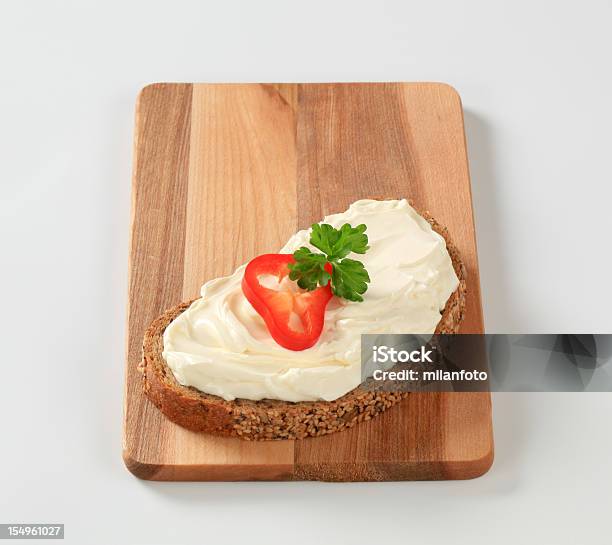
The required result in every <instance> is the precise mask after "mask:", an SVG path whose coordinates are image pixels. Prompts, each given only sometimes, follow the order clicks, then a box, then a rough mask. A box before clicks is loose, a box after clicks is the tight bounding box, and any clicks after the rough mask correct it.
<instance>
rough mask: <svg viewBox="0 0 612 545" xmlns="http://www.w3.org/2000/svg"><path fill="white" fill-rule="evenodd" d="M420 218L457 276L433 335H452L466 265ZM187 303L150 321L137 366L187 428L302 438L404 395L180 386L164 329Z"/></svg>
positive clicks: (345, 424)
mask: <svg viewBox="0 0 612 545" xmlns="http://www.w3.org/2000/svg"><path fill="white" fill-rule="evenodd" d="M423 217H425V218H426V219H427V221H428V222H429V223H430V224H431V226H432V228H433V229H434V231H436V232H437V233H439V234H440V235H442V236H443V237H444V239H445V240H446V246H447V249H448V252H449V254H450V257H451V260H452V262H453V267H454V269H455V272H456V274H457V277H458V278H459V287H458V288H457V289H456V290H455V292H453V294H452V295H451V296H450V298H449V300H448V301H447V303H446V306H445V307H444V310H443V312H442V318H441V320H440V323H439V324H438V327H437V328H436V333H457V332H458V330H459V325H460V323H461V320H462V319H463V314H464V311H465V294H466V271H465V266H464V265H463V263H462V262H461V260H460V257H459V254H458V252H457V249H456V248H455V246H454V245H453V244H452V242H451V241H450V239H449V236H448V232H447V230H446V229H445V228H444V227H442V226H441V225H439V224H438V223H437V222H436V221H435V220H434V219H433V218H432V217H431V216H429V215H428V214H423ZM190 304H191V301H190V302H187V303H181V304H180V305H178V306H176V307H174V308H171V309H170V310H167V311H166V312H165V313H164V314H162V315H161V316H159V317H158V318H157V319H156V320H155V321H153V323H152V324H151V325H150V327H149V329H148V330H147V332H146V333H145V337H144V347H143V362H142V364H141V366H140V368H141V370H142V372H143V375H144V391H145V394H146V395H147V397H148V398H149V399H150V400H151V401H152V402H153V403H154V404H155V405H156V406H157V407H158V408H159V409H160V410H161V411H162V412H163V413H164V414H165V415H166V416H167V417H168V418H169V419H170V420H172V421H173V422H175V423H177V424H179V425H181V426H183V427H185V428H187V429H189V430H192V431H197V432H208V433H212V434H215V435H223V436H236V437H240V438H242V439H246V440H270V439H303V438H305V437H315V436H319V435H326V434H328V433H333V432H336V431H340V430H344V429H347V428H350V427H352V426H354V425H355V424H356V423H358V422H361V421H363V420H369V419H370V418H372V417H373V416H376V415H377V414H379V413H381V412H383V411H384V410H386V409H388V408H389V407H391V406H393V405H395V404H396V403H398V402H400V401H401V400H402V399H404V398H405V397H407V396H408V395H409V394H407V393H403V392H373V391H366V390H365V389H363V388H360V387H357V388H355V389H354V390H352V391H350V392H348V393H347V394H345V395H344V396H342V397H341V398H339V399H336V400H335V401H316V402H299V403H292V402H287V401H276V400H269V399H264V400H261V401H250V400H247V399H236V400H234V401H225V400H224V399H222V398H220V397H217V396H214V395H210V394H205V393H203V392H201V391H199V390H197V389H196V388H192V387H190V386H181V385H180V384H179V383H178V382H177V381H176V379H175V378H174V375H173V374H172V370H171V369H170V368H169V367H168V366H167V365H166V362H165V361H164V359H163V357H162V352H163V333H164V330H165V329H166V327H167V326H168V324H170V322H172V320H174V318H176V317H177V316H178V315H179V314H180V313H181V312H183V311H184V310H185V309H187V308H188V307H189V305H190Z"/></svg>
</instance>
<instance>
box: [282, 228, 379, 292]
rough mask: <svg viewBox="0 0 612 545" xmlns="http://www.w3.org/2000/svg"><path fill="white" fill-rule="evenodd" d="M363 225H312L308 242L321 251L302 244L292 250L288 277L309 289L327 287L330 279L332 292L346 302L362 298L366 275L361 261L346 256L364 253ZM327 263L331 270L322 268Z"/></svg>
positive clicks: (368, 279) (366, 283) (366, 238)
mask: <svg viewBox="0 0 612 545" xmlns="http://www.w3.org/2000/svg"><path fill="white" fill-rule="evenodd" d="M366 229H367V228H366V226H365V225H363V224H361V225H358V226H357V227H352V226H351V225H349V224H348V223H345V224H344V225H343V226H342V227H340V229H336V228H334V227H332V226H331V225H329V224H327V223H322V224H319V223H315V224H313V225H312V231H311V234H310V244H312V245H313V246H314V247H315V248H318V249H319V250H321V251H322V252H323V253H322V254H320V253H315V252H313V251H311V250H310V248H307V247H306V246H302V247H301V248H299V249H298V250H296V251H295V252H294V253H293V258H294V259H295V263H291V264H290V265H289V270H290V272H289V278H290V279H291V280H294V281H297V284H298V286H299V287H300V288H302V289H305V290H308V291H312V290H314V289H316V288H317V287H318V286H327V284H328V283H329V282H330V281H331V288H332V292H333V293H334V295H337V296H338V297H343V298H344V299H348V300H349V301H363V297H362V295H363V294H364V293H365V292H366V290H367V289H368V282H370V276H369V275H368V271H366V269H365V267H364V266H363V263H362V262H361V261H357V260H355V259H350V258H348V257H346V256H347V255H349V254H350V253H351V252H352V253H355V254H365V253H366V251H367V250H368V249H369V246H368V235H366V234H365V231H366ZM327 263H329V264H331V268H332V273H331V274H330V273H329V272H327V270H325V265H326V264H327Z"/></svg>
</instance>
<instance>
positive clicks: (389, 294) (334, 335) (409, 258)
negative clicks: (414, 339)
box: [163, 199, 459, 402]
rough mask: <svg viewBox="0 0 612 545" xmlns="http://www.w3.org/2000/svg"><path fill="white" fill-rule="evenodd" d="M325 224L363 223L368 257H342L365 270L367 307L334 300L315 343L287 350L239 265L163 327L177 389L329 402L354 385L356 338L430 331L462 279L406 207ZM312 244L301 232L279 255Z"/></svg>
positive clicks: (360, 209) (366, 205) (402, 203)
mask: <svg viewBox="0 0 612 545" xmlns="http://www.w3.org/2000/svg"><path fill="white" fill-rule="evenodd" d="M322 223H329V224H331V225H333V226H334V227H337V228H339V227H340V226H341V225H342V224H344V223H350V224H351V225H353V226H357V225H359V224H361V223H365V224H366V226H367V231H366V234H367V235H368V238H369V245H370V249H369V250H368V251H367V252H366V253H365V254H364V255H355V254H350V255H349V256H348V257H351V258H353V259H358V260H359V261H361V262H363V264H364V265H365V268H366V269H367V271H368V272H369V275H370V278H371V283H370V285H369V288H368V290H367V292H366V293H365V294H364V301H363V302H360V303H356V302H351V301H346V300H344V299H339V298H338V297H334V298H332V300H331V301H330V302H329V304H328V306H327V310H326V312H325V326H324V328H323V333H322V335H321V337H320V339H319V340H318V342H317V343H316V344H315V345H314V346H313V347H311V348H308V349H306V350H302V351H292V350H288V349H286V348H283V347H281V346H279V345H278V344H277V343H276V342H275V341H274V340H273V339H272V337H271V336H270V334H269V332H268V330H267V328H266V325H265V323H264V321H263V319H262V318H261V317H260V316H259V314H257V312H255V310H254V309H253V307H251V305H250V303H249V302H248V301H247V300H246V298H245V297H244V295H243V293H242V289H241V282H242V277H243V274H244V268H245V265H242V266H241V267H239V268H238V269H236V271H235V272H234V273H233V274H232V275H230V276H225V277H222V278H217V279H215V280H211V281H209V282H207V283H206V284H204V286H202V290H201V294H202V297H201V298H200V299H197V300H196V301H194V303H193V304H192V305H191V306H190V307H189V308H188V309H187V310H185V311H184V312H183V313H182V314H180V315H179V316H178V317H177V318H176V319H175V320H174V321H173V322H172V323H170V325H169V326H168V327H167V328H166V330H165V332H164V338H163V341H164V351H163V357H164V359H165V361H166V363H167V364H168V366H169V367H170V369H172V372H173V373H174V376H175V377H176V380H177V381H178V382H179V383H180V384H182V385H184V386H193V387H195V388H197V389H198V390H200V391H202V392H205V393H208V394H213V395H217V396H220V397H222V398H224V399H226V400H232V399H235V398H244V399H252V400H259V399H264V398H267V399H280V400H284V401H296V402H297V401H318V400H325V401H332V400H334V399H337V398H338V397H341V396H342V395H344V394H346V393H347V392H349V391H350V390H352V389H354V388H356V387H357V386H358V385H359V384H360V382H361V360H360V347H361V334H363V333H373V334H376V333H417V334H431V333H433V332H434V330H435V329H436V326H437V325H438V322H439V321H440V318H441V310H442V309H443V308H444V305H445V304H446V301H447V300H448V298H449V297H450V295H451V294H452V293H453V292H454V291H455V289H456V288H457V286H458V284H459V281H458V279H457V276H456V274H455V271H454V269H453V265H452V262H451V259H450V256H449V254H448V251H447V249H446V243H445V241H444V238H442V237H441V236H440V235H439V234H438V233H436V232H435V231H433V230H432V228H431V226H430V225H429V223H428V222H427V221H426V220H425V219H424V218H423V217H421V216H419V215H418V214H417V212H416V211H415V210H414V209H413V208H412V207H411V206H410V205H409V204H408V202H407V201H406V200H405V199H402V200H389V201H375V200H360V201H356V202H354V203H353V204H352V205H351V206H350V207H349V209H348V210H347V211H346V212H343V213H340V214H332V215H330V216H327V217H325V218H324V219H323V222H322ZM309 239H310V232H309V230H303V231H299V232H297V233H296V234H295V235H293V236H292V237H291V238H290V239H289V241H288V242H287V244H286V245H285V246H284V247H283V248H282V249H281V250H280V253H293V252H294V251H295V250H296V249H298V248H299V247H300V246H309V247H310V245H309V243H308V242H309ZM315 250H316V249H315ZM317 251H318V250H317ZM253 257H255V256H253Z"/></svg>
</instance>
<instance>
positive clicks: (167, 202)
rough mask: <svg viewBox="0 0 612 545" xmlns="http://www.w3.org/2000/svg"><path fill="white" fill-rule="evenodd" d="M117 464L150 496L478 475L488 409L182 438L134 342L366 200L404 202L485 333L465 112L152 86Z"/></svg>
mask: <svg viewBox="0 0 612 545" xmlns="http://www.w3.org/2000/svg"><path fill="white" fill-rule="evenodd" d="M132 195H133V202H132V236H131V248H130V281H129V301H128V338H127V365H126V387H125V422H124V445H123V449H124V452H123V456H124V460H125V463H126V465H127V467H128V468H129V469H130V471H132V473H134V474H135V475H137V476H138V477H141V478H145V479H154V480H263V479H265V480H272V479H287V480H288V479H314V480H417V479H465V478H471V477H476V476H478V475H481V474H482V473H484V472H485V471H487V469H488V468H489V467H490V465H491V463H492V460H493V436H492V424H491V402H490V396H489V394H479V393H421V394H412V395H410V396H409V398H408V399H407V400H405V401H404V402H402V403H401V404H400V405H398V406H396V407H393V408H392V409H390V410H388V411H387V412H385V413H383V414H382V415H381V416H379V417H377V418H375V419H373V420H371V421H368V422H364V423H361V424H358V425H357V426H356V427H354V428H353V429H351V430H348V431H344V432H340V433H336V434H332V435H329V436H325V437H320V438H311V439H306V440H302V441H274V442H246V441H243V440H240V439H234V438H231V439H228V438H218V437H214V436H210V435H206V434H197V433H193V432H190V431H187V430H185V429H183V428H181V427H179V426H177V425H175V424H173V423H172V422H170V421H168V420H167V419H166V418H165V417H164V416H163V415H162V414H161V413H160V412H159V411H158V410H157V409H156V408H155V407H154V406H153V405H152V404H151V403H150V402H149V401H148V400H147V399H146V398H145V397H144V394H143V392H142V378H141V375H140V373H139V371H138V364H139V362H140V360H141V345H142V337H143V334H144V331H145V329H146V328H147V326H148V325H149V323H150V322H151V321H152V320H153V319H154V318H155V317H156V316H157V315H159V314H161V313H162V312H163V311H164V310H165V309H167V308H169V307H172V306H174V305H176V304H177V303H179V302H181V301H184V300H188V299H191V298H193V297H196V296H197V295H198V294H199V289H200V286H201V285H202V284H203V283H204V282H205V281H207V280H209V279H211V278H215V277H217V276H220V275H226V274H229V273H231V272H232V271H233V270H234V269H235V268H236V267H237V266H238V265H240V264H241V263H244V262H245V261H248V260H249V259H251V258H253V257H254V256H256V255H258V254H260V253H264V252H275V251H278V249H279V248H280V247H281V246H282V245H283V244H284V243H285V241H286V240H287V239H288V238H289V237H290V236H291V235H292V234H293V233H294V232H295V231H296V230H297V229H301V228H305V227H308V226H309V225H310V224H311V223H312V222H314V221H319V220H320V219H321V218H322V217H323V216H324V215H327V214H330V213H334V212H340V211H342V210H344V209H346V208H347V207H348V205H349V204H350V203H351V202H353V201H355V200H357V199H359V198H364V197H374V198H401V197H406V198H409V199H411V200H413V201H414V204H415V206H417V208H419V209H421V210H428V211H429V212H430V213H431V214H432V215H433V216H434V217H435V218H436V219H437V220H438V221H440V222H441V223H442V224H444V225H446V226H447V227H448V229H449V231H450V234H451V238H452V239H453V241H454V242H455V244H456V245H457V247H458V249H459V251H460V253H461V255H462V258H463V260H464V263H465V265H466V267H467V271H468V301H467V314H466V320H465V322H464V324H463V328H462V331H463V332H464V333H473V332H482V331H483V321H482V309H481V302H480V285H479V277H478V260H477V254H476V243H475V234H474V222H473V216H472V202H471V191H470V181H469V172H468V166H467V156H466V146H465V137H464V130H463V115H462V109H461V101H460V99H459V96H458V95H457V93H456V92H455V90H454V89H453V88H451V87H449V86H447V85H444V84H435V83H419V84H416V83H414V84H413V83H359V84H357V83H355V84H352V83H342V84H327V83H326V84H153V85H149V86H147V87H145V88H144V89H143V90H142V92H141V93H140V95H139V98H138V104H137V112H136V136H135V148H134V178H133V194H132Z"/></svg>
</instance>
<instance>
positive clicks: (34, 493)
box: [0, 0, 612, 544]
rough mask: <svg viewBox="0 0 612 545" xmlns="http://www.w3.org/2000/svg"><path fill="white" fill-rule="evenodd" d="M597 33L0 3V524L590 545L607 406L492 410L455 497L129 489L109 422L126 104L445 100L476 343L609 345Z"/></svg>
mask: <svg viewBox="0 0 612 545" xmlns="http://www.w3.org/2000/svg"><path fill="white" fill-rule="evenodd" d="M611 22H612V3H611V2H610V1H589V2H569V1H556V2H534V1H528V2H522V1H513V2H506V3H500V2H491V1H487V0H482V1H478V2H476V1H471V2H466V1H462V2H455V1H452V0H449V1H447V2H435V1H418V2H405V1H404V2H399V1H398V2H391V1H387V2H371V3H364V2H358V1H357V2H356V1H353V2H332V1H317V0H308V1H302V2H299V3H298V2H290V1H289V0H284V1H282V2H261V1H260V2H254V1H251V2H249V1H246V0H245V1H243V2H235V1H222V0H218V1H216V2H208V3H207V2H202V1H200V2H166V3H161V2H126V1H122V2H111V1H110V0H107V1H105V2H99V3H92V2H76V1H75V2H58V1H48V0H45V1H43V0H41V1H38V2H34V1H5V0H3V1H1V3H0V150H2V151H1V157H2V159H1V161H0V172H1V175H0V181H1V182H0V183H1V186H0V187H1V189H0V214H1V218H0V222H1V224H0V228H1V231H0V232H1V233H2V236H1V239H0V243H1V249H0V271H1V275H2V276H1V282H0V290H1V299H0V301H1V302H2V312H0V332H1V336H2V344H1V346H2V353H1V356H2V358H1V360H2V364H1V365H2V368H1V369H2V374H1V378H0V384H1V386H2V388H1V391H0V423H1V429H0V431H1V433H2V435H1V439H0V522H64V523H65V524H66V536H67V541H68V542H70V543H79V544H82V543H112V542H121V543H174V544H178V543H202V542H204V543H225V542H235V541H237V540H238V539H239V538H240V539H242V540H244V542H247V543H251V542H254V543H263V542H265V543H281V542H283V543H287V542H289V543H313V542H314V543H317V542H319V543H351V544H359V543H368V544H371V543H376V542H383V541H385V540H387V539H397V540H398V541H401V540H405V541H408V540H410V541H412V542H414V543H427V542H431V543H436V542H438V543H442V542H454V543H462V542H469V543H471V544H477V543H487V544H490V543H514V542H517V541H518V542H522V543H524V542H532V543H535V542H537V543H554V544H562V543H568V544H569V543H609V540H610V537H609V535H608V534H609V517H610V514H611V513H610V507H611V505H610V501H609V499H610V485H611V481H612V466H611V462H610V460H611V459H612V457H611V454H612V435H611V434H610V418H611V415H612V396H610V395H605V394H571V395H570V394H547V395H538V394H529V395H527V394H503V395H502V394H499V395H496V396H495V398H494V411H495V434H496V461H495V464H494V466H493V468H492V469H491V471H490V472H489V473H488V474H487V475H485V476H484V477H482V478H480V479H476V480H473V481H466V482H437V483H380V484H372V483H370V484H368V483H360V484H322V483H234V484H229V483H214V484H206V483H185V484H180V483H177V484H173V483H150V482H143V481H139V480H137V479H136V478H134V477H132V475H130V474H129V473H128V472H127V471H126V470H125V468H124V467H123V464H122V461H121V415H122V388H123V366H124V321H125V302H126V293H127V281H126V275H127V254H128V227H129V205H130V176H131V152H132V130H133V110H134V100H135V97H136V94H137V93H138V91H139V89H140V88H141V87H142V86H144V85H145V84H147V83H150V82H154V81H273V82H275V81H368V80H374V81H377V80H381V81H382V80H406V81H445V82H448V83H450V84H452V85H453V86H455V87H456V88H457V90H458V91H459V92H460V94H461V96H462V98H463V103H464V107H465V111H466V131H467V137H468V142H469V156H470V166H471V171H472V184H473V192H474V205H475V213H476V224H477V233H478V244H479V253H480V264H481V272H482V287H483V299H484V308H485V317H486V325H487V330H488V331H489V332H514V333H518V332H524V333H528V332H530V333H536V332H612V327H611V326H612V323H611V318H610V314H609V308H610V303H611V302H612V300H611V299H612V296H611V294H610V274H611V271H612V256H611V251H610V242H609V240H610V233H611V228H612V220H611V218H610V204H611V200H612V190H611V187H612V161H611V149H612V147H611V145H612V129H611V127H612V101H611V100H610V98H611V97H612V70H610V62H611V61H610V53H611V52H612V33H611V32H610V24H611ZM120 531H121V532H122V534H123V537H122V538H120V539H119V538H115V537H114V536H116V535H117V533H118V532H120Z"/></svg>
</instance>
